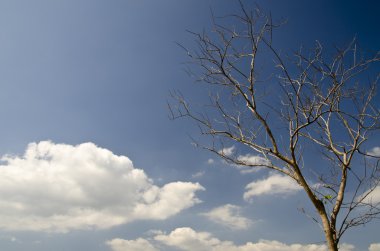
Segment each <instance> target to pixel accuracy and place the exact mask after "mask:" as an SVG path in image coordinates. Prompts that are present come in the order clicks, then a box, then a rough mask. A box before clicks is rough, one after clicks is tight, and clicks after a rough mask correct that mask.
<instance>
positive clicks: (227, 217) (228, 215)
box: [202, 204, 252, 229]
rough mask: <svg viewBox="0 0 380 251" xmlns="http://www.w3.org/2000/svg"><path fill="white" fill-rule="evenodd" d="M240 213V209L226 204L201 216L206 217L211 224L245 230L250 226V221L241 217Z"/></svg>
mask: <svg viewBox="0 0 380 251" xmlns="http://www.w3.org/2000/svg"><path fill="white" fill-rule="evenodd" d="M240 211H241V208H240V207H238V206H235V205H231V204H227V205H223V206H220V207H217V208H214V209H213V210H211V211H210V212H208V213H204V214H202V215H204V216H206V217H207V218H208V219H210V220H211V221H213V222H216V223H218V224H221V225H224V226H226V227H229V228H231V229H247V228H249V226H250V225H251V224H252V221H251V220H250V219H248V218H245V217H243V216H241V212H240Z"/></svg>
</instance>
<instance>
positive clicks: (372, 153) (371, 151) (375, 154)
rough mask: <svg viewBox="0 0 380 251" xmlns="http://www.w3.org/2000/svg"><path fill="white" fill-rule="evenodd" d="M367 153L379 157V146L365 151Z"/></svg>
mask: <svg viewBox="0 0 380 251" xmlns="http://www.w3.org/2000/svg"><path fill="white" fill-rule="evenodd" d="M367 154H368V155H371V156H374V157H380V147H378V146H377V147H374V148H372V149H371V150H369V151H368V152H367Z"/></svg>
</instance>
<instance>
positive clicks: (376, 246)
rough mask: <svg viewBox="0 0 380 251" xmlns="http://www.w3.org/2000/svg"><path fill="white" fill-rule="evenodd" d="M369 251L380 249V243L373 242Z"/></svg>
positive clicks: (378, 250) (379, 250)
mask: <svg viewBox="0 0 380 251" xmlns="http://www.w3.org/2000/svg"><path fill="white" fill-rule="evenodd" d="M368 250H369V251H380V243H372V244H371V245H370V246H369V248H368Z"/></svg>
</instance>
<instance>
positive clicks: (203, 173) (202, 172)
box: [191, 171, 205, 178]
mask: <svg viewBox="0 0 380 251" xmlns="http://www.w3.org/2000/svg"><path fill="white" fill-rule="evenodd" d="M203 175H205V171H199V172H196V173H194V174H193V175H191V177H192V178H200V177H202V176H203Z"/></svg>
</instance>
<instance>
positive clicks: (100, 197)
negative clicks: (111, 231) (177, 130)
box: [0, 141, 204, 232]
mask: <svg viewBox="0 0 380 251" xmlns="http://www.w3.org/2000/svg"><path fill="white" fill-rule="evenodd" d="M1 160H2V165H0V197H1V198H2V199H1V201H0V229H3V230H31V231H46V232H66V231H68V230H70V229H94V228H95V229H104V228H109V227H112V226H115V225H119V224H124V223H128V222H131V221H134V220H138V219H152V220H162V219H166V218H168V217H170V216H173V215H175V214H177V213H179V212H180V211H182V210H184V209H186V208H189V207H191V206H193V205H195V204H197V203H199V202H200V201H199V199H197V197H196V195H195V192H196V191H199V190H204V188H203V187H202V186H201V185H199V184H198V183H190V182H173V183H168V184H166V185H164V186H162V187H158V186H155V185H154V184H153V182H152V180H151V179H149V178H148V177H147V175H146V174H145V173H144V171H143V170H141V169H136V168H134V167H133V164H132V162H131V160H130V159H129V158H127V157H126V156H117V155H115V154H113V153H112V152H111V151H109V150H107V149H103V148H100V147H97V146H96V145H95V144H93V143H84V144H80V145H76V146H72V145H65V144H54V143H52V142H49V141H43V142H40V143H31V144H29V145H28V147H27V149H26V151H25V154H24V155H23V156H21V157H19V156H4V157H2V158H1Z"/></svg>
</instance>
